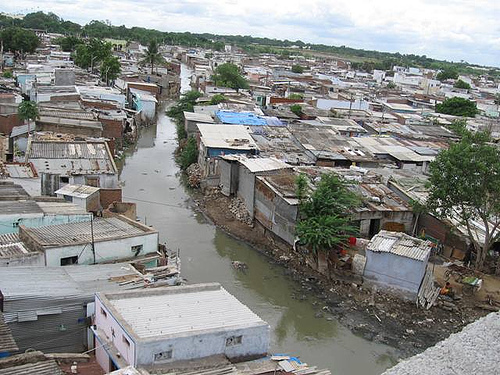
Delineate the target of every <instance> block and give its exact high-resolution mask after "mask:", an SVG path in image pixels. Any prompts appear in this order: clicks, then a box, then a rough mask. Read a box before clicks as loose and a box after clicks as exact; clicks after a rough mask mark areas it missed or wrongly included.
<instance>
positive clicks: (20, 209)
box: [0, 201, 43, 216]
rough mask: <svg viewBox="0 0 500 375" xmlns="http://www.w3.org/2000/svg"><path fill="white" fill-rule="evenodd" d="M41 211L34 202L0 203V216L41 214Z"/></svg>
mask: <svg viewBox="0 0 500 375" xmlns="http://www.w3.org/2000/svg"><path fill="white" fill-rule="evenodd" d="M42 213H43V211H42V210H41V209H40V207H38V205H37V204H36V202H34V201H0V215H12V214H16V215H22V214H40V216H41V214H42Z"/></svg>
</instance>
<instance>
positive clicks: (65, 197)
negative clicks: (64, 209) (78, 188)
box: [63, 195, 73, 202]
mask: <svg viewBox="0 0 500 375" xmlns="http://www.w3.org/2000/svg"><path fill="white" fill-rule="evenodd" d="M63 197H64V200H65V201H66V202H73V197H72V196H71V195H63Z"/></svg>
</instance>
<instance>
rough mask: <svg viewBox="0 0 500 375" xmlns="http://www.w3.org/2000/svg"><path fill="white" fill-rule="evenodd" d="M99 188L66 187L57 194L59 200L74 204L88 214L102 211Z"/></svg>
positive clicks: (85, 186)
mask: <svg viewBox="0 0 500 375" xmlns="http://www.w3.org/2000/svg"><path fill="white" fill-rule="evenodd" d="M99 190H100V189H99V188H96V187H94V186H87V185H69V184H68V185H65V186H63V187H62V188H61V189H59V190H57V191H56V192H55V193H56V194H57V196H58V197H59V198H62V199H64V200H65V201H67V202H71V203H74V204H76V205H78V206H80V207H81V208H83V209H84V210H85V211H87V212H94V213H97V212H98V211H101V210H102V207H101V199H100V196H99Z"/></svg>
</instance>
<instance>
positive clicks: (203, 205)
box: [193, 190, 488, 358]
mask: <svg viewBox="0 0 500 375" xmlns="http://www.w3.org/2000/svg"><path fill="white" fill-rule="evenodd" d="M193 196H194V200H195V203H196V205H197V207H198V208H199V210H200V211H201V212H203V213H204V215H206V216H207V217H208V218H209V219H210V220H211V221H212V222H213V223H214V224H215V225H216V226H218V227H219V228H221V229H222V230H224V231H226V232H227V233H228V234H230V235H232V236H234V237H236V238H237V239H240V240H242V241H245V242H247V243H249V244H250V245H252V246H253V247H254V248H255V249H256V250H258V251H260V252H262V253H264V254H266V255H267V256H268V257H269V260H270V262H273V263H276V264H280V265H281V266H282V267H284V269H285V271H284V272H285V273H286V274H287V275H288V276H289V277H290V278H292V279H293V280H295V281H296V285H297V287H296V288H295V290H294V292H293V295H292V296H291V297H292V298H294V299H299V300H306V299H308V298H309V297H310V296H311V294H314V295H315V296H316V297H317V300H316V301H315V302H313V304H314V305H315V309H316V310H317V313H316V317H317V318H318V319H328V320H330V319H334V320H337V321H339V322H340V323H341V324H343V325H344V326H346V327H348V328H349V329H350V330H351V331H353V332H354V333H355V334H357V335H359V336H361V337H363V338H365V339H367V340H371V341H374V342H380V343H384V344H387V345H389V346H391V347H393V348H396V349H397V350H398V352H399V353H398V354H399V356H400V357H401V358H404V357H408V356H411V355H414V354H417V353H420V352H422V351H423V350H425V349H426V348H428V347H429V346H432V345H434V344H436V343H437V342H439V341H441V340H443V339H445V338H446V337H448V336H449V335H450V334H451V333H453V332H457V331H460V330H461V329H462V328H463V327H464V326H465V325H467V324H468V323H471V322H473V321H475V320H477V319H478V318H479V317H481V316H484V315H486V314H487V313H488V311H485V310H483V309H480V308H477V307H476V306H477V301H476V300H474V299H467V298H464V299H462V300H459V301H453V302H452V303H445V304H443V303H442V302H439V304H438V306H433V307H432V308H431V309H429V310H425V309H421V308H418V307H417V306H416V305H415V303H414V302H410V301H404V300H401V299H399V298H397V297H395V296H392V295H390V294H388V293H384V292H382V291H380V290H379V291H377V290H375V291H374V290H373V289H372V288H369V287H367V286H363V285H362V283H360V282H359V279H354V278H349V277H348V276H347V275H346V274H345V273H343V274H340V273H339V274H338V275H337V277H335V278H332V279H327V278H326V277H324V276H322V275H320V274H319V273H317V272H315V271H313V270H312V269H311V268H310V267H308V266H307V263H306V259H305V257H304V255H301V254H299V253H298V252H295V251H293V250H285V249H284V248H283V247H282V246H279V245H278V244H277V243H276V242H275V241H273V239H271V238H269V237H266V236H264V235H263V232H262V230H260V229H258V228H256V227H254V226H250V225H248V224H246V223H244V221H246V220H245V219H244V218H243V217H241V216H242V215H240V214H239V213H238V211H237V210H235V209H232V210H231V209H229V207H233V208H234V207H235V206H237V204H235V202H234V198H233V199H231V198H228V197H226V196H224V195H222V194H221V193H220V192H219V191H218V190H209V191H207V192H206V193H205V194H204V195H203V194H201V193H200V192H199V191H195V193H194V194H193ZM237 216H238V217H237ZM354 280H356V281H357V282H356V281H354Z"/></svg>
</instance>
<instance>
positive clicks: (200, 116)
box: [184, 112, 215, 124]
mask: <svg viewBox="0 0 500 375" xmlns="http://www.w3.org/2000/svg"><path fill="white" fill-rule="evenodd" d="M184 117H185V119H186V120H188V121H197V122H203V123H206V124H213V123H214V122H215V121H214V119H213V118H212V116H210V115H207V114H205V113H195V112H184Z"/></svg>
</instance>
